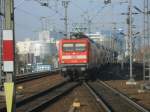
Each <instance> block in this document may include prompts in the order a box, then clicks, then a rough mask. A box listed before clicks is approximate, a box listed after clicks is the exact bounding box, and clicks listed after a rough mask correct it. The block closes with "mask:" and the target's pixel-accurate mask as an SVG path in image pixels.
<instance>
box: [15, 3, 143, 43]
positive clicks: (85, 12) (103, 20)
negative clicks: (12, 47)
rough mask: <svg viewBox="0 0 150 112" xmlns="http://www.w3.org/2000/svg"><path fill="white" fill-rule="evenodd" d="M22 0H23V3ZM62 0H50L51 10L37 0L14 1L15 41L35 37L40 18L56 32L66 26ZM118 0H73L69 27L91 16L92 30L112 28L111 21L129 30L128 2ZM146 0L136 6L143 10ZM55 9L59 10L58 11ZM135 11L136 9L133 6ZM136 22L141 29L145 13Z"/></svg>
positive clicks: (139, 29) (140, 29)
mask: <svg viewBox="0 0 150 112" xmlns="http://www.w3.org/2000/svg"><path fill="white" fill-rule="evenodd" d="M22 1H23V2H22ZM61 1H62V0H49V3H50V6H51V7H52V8H51V9H49V8H47V7H42V6H40V4H39V3H37V2H36V1H35V0H15V6H16V9H15V24H16V40H24V39H25V38H31V39H35V38H36V32H37V31H40V30H41V29H42V25H41V23H42V21H41V17H46V18H47V21H48V22H47V23H48V25H49V29H52V28H55V29H56V30H57V31H62V30H63V29H64V21H63V20H61V19H62V18H63V17H64V8H63V7H62V4H61ZM119 1H126V0H112V4H109V5H107V6H106V5H104V3H103V0H70V3H69V8H68V16H69V22H68V24H69V29H70V31H71V29H72V24H73V23H81V22H82V23H83V22H85V21H84V19H85V18H87V17H89V18H92V23H93V24H92V32H98V31H101V30H111V29H112V23H114V22H115V23H117V24H116V28H117V29H119V28H122V29H124V30H125V31H126V27H127V25H126V16H122V15H121V13H122V12H127V4H122V5H120V3H119ZM142 1H143V0H133V5H136V6H137V7H139V8H141V9H143V4H142ZM56 11H57V12H58V13H56ZM133 11H134V12H137V11H136V10H134V9H133ZM134 24H136V27H137V28H136V29H134V30H135V32H137V31H142V15H141V14H140V15H135V16H134Z"/></svg>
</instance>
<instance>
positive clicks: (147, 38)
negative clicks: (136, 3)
mask: <svg viewBox="0 0 150 112" xmlns="http://www.w3.org/2000/svg"><path fill="white" fill-rule="evenodd" d="M149 3H150V2H149V0H144V11H143V13H144V18H143V19H144V38H143V39H144V45H143V46H144V47H143V79H144V80H147V79H148V80H149V81H150V50H149V49H150V26H149V25H150V20H149V19H150V17H149V15H150V11H149V10H150V9H149Z"/></svg>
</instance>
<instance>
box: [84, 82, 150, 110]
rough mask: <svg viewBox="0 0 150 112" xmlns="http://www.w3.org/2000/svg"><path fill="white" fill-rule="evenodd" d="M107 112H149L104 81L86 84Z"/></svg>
mask: <svg viewBox="0 0 150 112" xmlns="http://www.w3.org/2000/svg"><path fill="white" fill-rule="evenodd" d="M86 86H88V88H89V89H90V91H92V93H93V94H94V95H95V97H96V99H97V100H98V101H99V102H100V103H101V104H102V105H103V106H104V108H105V110H106V111H107V112H149V111H148V110H146V109H144V108H143V107H141V106H140V105H138V104H136V103H135V102H133V101H132V100H130V99H129V98H128V97H127V96H125V95H123V94H122V93H120V92H118V91H116V90H115V89H113V88H111V87H109V86H108V85H107V84H105V83H104V82H102V81H96V82H89V83H87V84H86Z"/></svg>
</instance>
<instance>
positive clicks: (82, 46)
mask: <svg viewBox="0 0 150 112" xmlns="http://www.w3.org/2000/svg"><path fill="white" fill-rule="evenodd" d="M85 50H86V44H75V51H85Z"/></svg>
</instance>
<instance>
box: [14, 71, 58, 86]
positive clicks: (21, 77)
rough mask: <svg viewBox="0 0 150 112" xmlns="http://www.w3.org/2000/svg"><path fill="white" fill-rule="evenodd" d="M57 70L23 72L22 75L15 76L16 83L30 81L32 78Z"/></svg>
mask: <svg viewBox="0 0 150 112" xmlns="http://www.w3.org/2000/svg"><path fill="white" fill-rule="evenodd" d="M57 72H58V70H54V71H46V72H38V73H29V74H24V75H17V76H16V84H19V83H23V82H26V81H30V80H34V79H38V78H41V77H45V76H48V75H50V74H54V73H57Z"/></svg>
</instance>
